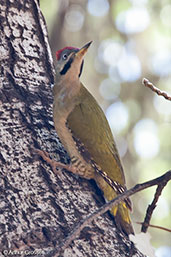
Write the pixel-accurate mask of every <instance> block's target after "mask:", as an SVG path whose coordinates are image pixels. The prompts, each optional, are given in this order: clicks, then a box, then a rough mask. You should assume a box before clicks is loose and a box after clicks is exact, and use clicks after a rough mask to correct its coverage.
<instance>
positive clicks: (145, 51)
mask: <svg viewBox="0 0 171 257" xmlns="http://www.w3.org/2000/svg"><path fill="white" fill-rule="evenodd" d="M40 5H41V10H42V12H43V14H44V16H45V19H46V22H47V26H48V32H49V40H50V46H51V49H52V54H53V58H54V60H55V52H56V51H57V50H58V49H60V48H63V47H65V46H76V47H81V46H83V45H84V44H85V43H87V42H89V41H91V40H93V44H92V45H91V47H90V49H89V51H88V54H87V55H86V60H85V62H84V69H83V74H82V77H81V80H82V82H83V83H84V85H85V86H86V87H87V88H88V89H89V91H90V92H91V93H92V94H93V95H94V96H95V98H96V99H97V101H98V102H99V103H100V105H101V107H102V108H103V110H104V112H105V114H106V116H107V119H108V121H109V123H110V126H111V128H112V131H113V134H114V136H115V140H116V143H117V145H118V149H119V152H120V155H121V158H122V162H123V165H124V168H125V175H126V178H127V185H128V188H130V187H132V186H134V185H135V184H137V183H141V182H144V181H147V180H149V179H153V178H155V177H157V176H160V175H162V174H163V173H164V172H166V171H168V170H169V169H170V168H171V102H169V101H168V100H165V99H164V98H163V97H161V96H158V95H156V94H155V93H154V92H152V91H151V90H150V89H148V88H146V87H144V86H143V85H142V78H144V77H145V78H148V79H149V80H150V81H151V82H152V83H153V84H155V85H156V86H157V87H158V88H160V89H161V90H164V91H167V92H168V93H169V94H171V2H170V0H163V1H158V0H61V1H60V0H48V1H47V0H40ZM153 195H154V188H150V189H147V190H145V191H142V192H140V193H138V194H136V195H135V196H133V197H132V201H133V205H134V212H133V213H132V219H133V221H134V227H135V230H136V232H137V233H139V232H140V229H141V226H140V225H136V221H139V222H141V221H143V218H144V215H145V212H146V209H147V206H148V204H150V203H151V201H152V198H153ZM170 211H171V183H170V184H168V185H167V186H166V187H165V189H164V191H163V193H162V196H161V197H160V199H159V202H158V204H157V208H156V210H155V211H154V213H153V216H152V220H151V224H154V225H159V226H164V227H167V228H171V214H170ZM149 232H150V234H151V236H152V239H151V242H152V245H153V246H154V247H155V248H156V256H158V257H161V256H162V257H164V256H171V248H170V247H171V237H170V234H169V232H166V231H163V230H158V229H154V228H149Z"/></svg>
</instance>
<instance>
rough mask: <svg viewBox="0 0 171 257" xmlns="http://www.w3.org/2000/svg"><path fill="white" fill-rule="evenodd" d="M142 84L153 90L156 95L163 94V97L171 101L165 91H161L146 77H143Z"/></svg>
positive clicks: (170, 97)
mask: <svg viewBox="0 0 171 257" xmlns="http://www.w3.org/2000/svg"><path fill="white" fill-rule="evenodd" d="M142 84H143V85H144V86H146V87H148V88H150V89H151V90H152V91H153V92H155V93H157V94H158V95H161V96H163V97H164V98H165V99H167V100H169V101H171V96H170V95H168V93H166V92H165V91H161V90H160V89H158V88H157V87H155V86H154V85H153V84H152V83H151V82H150V81H149V80H148V79H146V78H144V79H143V80H142Z"/></svg>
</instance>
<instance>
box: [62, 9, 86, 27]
mask: <svg viewBox="0 0 171 257" xmlns="http://www.w3.org/2000/svg"><path fill="white" fill-rule="evenodd" d="M83 23H84V11H83V10H82V8H81V7H80V6H79V5H72V6H71V7H70V9H69V10H68V11H67V13H66V15H65V27H66V29H67V30H69V31H72V32H75V31H79V30H80V29H81V28H82V26H83Z"/></svg>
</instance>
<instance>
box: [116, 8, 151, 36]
mask: <svg viewBox="0 0 171 257" xmlns="http://www.w3.org/2000/svg"><path fill="white" fill-rule="evenodd" d="M135 21H136V22H135ZM149 23H150V17H149V14H148V12H147V9H146V8H145V7H132V8H131V9H129V10H127V11H123V12H120V13H119V14H118V16H117V18H116V27H117V29H118V30H119V31H121V32H123V33H125V34H133V33H138V32H142V31H144V30H145V29H146V28H147V27H148V25H149Z"/></svg>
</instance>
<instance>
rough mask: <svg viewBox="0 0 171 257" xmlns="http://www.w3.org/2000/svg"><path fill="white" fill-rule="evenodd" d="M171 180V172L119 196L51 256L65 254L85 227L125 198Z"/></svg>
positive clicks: (85, 221) (79, 226) (101, 209)
mask: <svg viewBox="0 0 171 257" xmlns="http://www.w3.org/2000/svg"><path fill="white" fill-rule="evenodd" d="M169 180H171V170H170V171H168V172H166V173H165V174H164V175H162V176H160V177H158V178H156V179H152V180H150V181H147V182H145V183H142V184H137V185H135V186H134V187H132V188H131V189H129V190H127V191H125V192H124V193H122V194H120V195H118V196H117V197H116V198H115V199H113V200H112V201H110V202H108V203H106V204H104V205H103V206H102V207H100V208H99V209H98V210H97V211H95V212H94V213H92V214H91V215H89V216H88V217H87V218H85V219H84V220H83V221H81V222H80V223H79V224H78V225H77V226H76V227H75V228H74V229H73V231H72V233H71V234H69V235H68V236H67V237H66V239H65V240H64V241H63V242H62V243H61V244H60V246H59V247H58V248H56V249H54V250H53V251H52V252H51V254H52V253H53V254H55V257H58V256H60V254H61V252H63V251H64V250H65V249H66V248H67V247H68V246H69V245H70V243H71V242H72V241H73V240H74V239H75V238H76V237H77V236H78V235H79V234H80V232H81V231H82V230H83V228H84V227H86V226H87V225H89V224H90V223H91V222H92V221H93V220H94V219H96V218H97V217H99V216H100V215H102V214H104V213H105V212H106V211H108V210H110V209H111V208H112V207H113V206H115V205H116V204H118V203H119V202H120V201H123V200H124V199H125V198H127V197H129V196H131V195H133V194H135V193H137V192H139V191H141V190H144V189H146V188H148V187H151V186H155V185H160V184H165V185H166V184H167V182H168V181H169Z"/></svg>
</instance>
